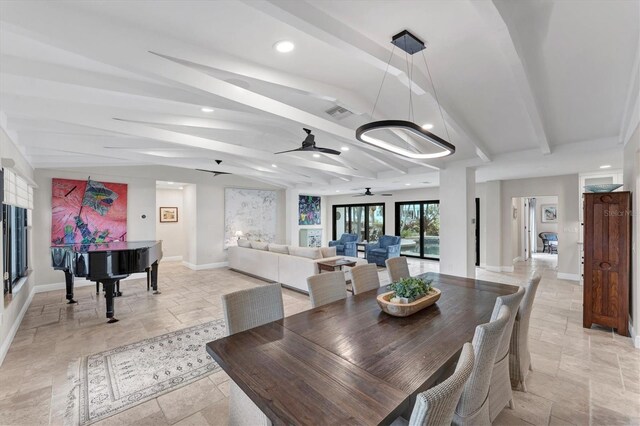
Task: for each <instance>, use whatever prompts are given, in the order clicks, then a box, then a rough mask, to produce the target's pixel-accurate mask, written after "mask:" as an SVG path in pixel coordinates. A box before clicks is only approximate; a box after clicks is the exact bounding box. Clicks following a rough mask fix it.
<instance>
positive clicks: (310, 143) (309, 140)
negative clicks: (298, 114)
mask: <svg viewBox="0 0 640 426" xmlns="http://www.w3.org/2000/svg"><path fill="white" fill-rule="evenodd" d="M303 130H304V131H305V132H307V137H306V138H304V140H303V141H302V146H301V147H300V148H297V149H290V150H288V151H280V152H276V154H284V153H285V152H296V151H311V152H321V153H323V154H332V155H340V151H336V150H335V149H330V148H321V147H319V146H316V141H315V136H314V135H312V134H311V130H309V129H303Z"/></svg>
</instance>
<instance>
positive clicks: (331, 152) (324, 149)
mask: <svg viewBox="0 0 640 426" xmlns="http://www.w3.org/2000/svg"><path fill="white" fill-rule="evenodd" d="M316 151H320V152H322V153H325V154H331V155H340V154H341V152H340V151H336V150H335V149H330V148H320V147H316Z"/></svg>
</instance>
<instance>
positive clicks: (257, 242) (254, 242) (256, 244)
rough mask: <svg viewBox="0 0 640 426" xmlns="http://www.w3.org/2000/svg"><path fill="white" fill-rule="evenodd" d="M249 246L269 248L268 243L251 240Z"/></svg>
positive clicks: (259, 248)
mask: <svg viewBox="0 0 640 426" xmlns="http://www.w3.org/2000/svg"><path fill="white" fill-rule="evenodd" d="M251 248H254V249H256V250H264V251H267V250H269V243H263V242H261V241H251Z"/></svg>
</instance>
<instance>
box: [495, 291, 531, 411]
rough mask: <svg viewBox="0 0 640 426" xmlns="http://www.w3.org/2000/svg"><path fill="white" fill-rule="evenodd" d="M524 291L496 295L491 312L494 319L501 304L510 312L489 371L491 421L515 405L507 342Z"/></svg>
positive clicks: (508, 342)
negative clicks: (494, 360) (507, 407)
mask: <svg viewBox="0 0 640 426" xmlns="http://www.w3.org/2000/svg"><path fill="white" fill-rule="evenodd" d="M524 293H525V290H524V288H523V287H520V288H519V289H518V291H517V292H516V293H513V294H509V295H507V296H500V297H498V298H497V299H496V304H495V306H494V307H493V313H492V314H491V320H494V319H496V318H497V317H498V314H499V312H500V308H502V306H507V307H508V308H509V314H510V315H509V322H508V323H507V327H506V329H505V330H504V333H502V339H500V343H499V344H498V351H497V353H496V362H495V363H494V364H493V371H492V372H491V385H490V386H489V416H490V418H491V422H493V421H494V420H495V419H496V417H498V414H500V412H501V411H502V410H503V409H504V407H506V406H507V405H509V407H510V408H512V409H513V408H514V407H515V406H514V403H513V392H512V391H511V379H510V377H509V344H510V342H511V332H512V331H513V324H514V323H515V321H516V314H517V313H518V306H519V305H520V302H521V301H522V298H523V297H524Z"/></svg>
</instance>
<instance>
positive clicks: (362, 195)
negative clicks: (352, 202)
mask: <svg viewBox="0 0 640 426" xmlns="http://www.w3.org/2000/svg"><path fill="white" fill-rule="evenodd" d="M366 195H367V194H357V195H352V197H364V196H366Z"/></svg>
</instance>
